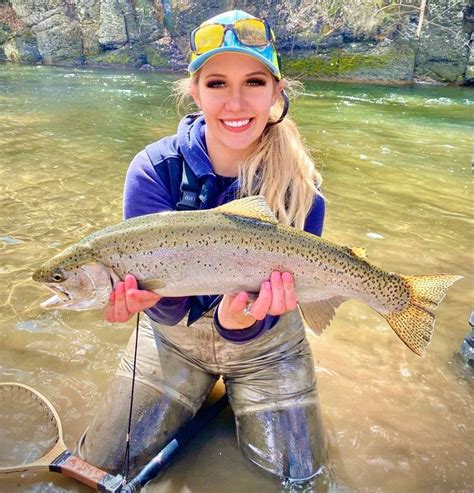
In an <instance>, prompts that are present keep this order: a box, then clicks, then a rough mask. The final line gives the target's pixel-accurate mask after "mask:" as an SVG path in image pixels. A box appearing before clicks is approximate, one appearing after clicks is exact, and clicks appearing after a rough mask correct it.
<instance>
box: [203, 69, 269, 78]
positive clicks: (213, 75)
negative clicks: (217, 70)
mask: <svg viewBox="0 0 474 493" xmlns="http://www.w3.org/2000/svg"><path fill="white" fill-rule="evenodd" d="M255 75H263V76H267V75H268V74H267V73H266V72H263V71H260V70H258V71H256V72H250V73H249V74H245V77H253V76H255ZM209 77H222V78H224V79H225V78H226V77H227V75H225V74H209V75H206V77H205V79H208V78H209Z"/></svg>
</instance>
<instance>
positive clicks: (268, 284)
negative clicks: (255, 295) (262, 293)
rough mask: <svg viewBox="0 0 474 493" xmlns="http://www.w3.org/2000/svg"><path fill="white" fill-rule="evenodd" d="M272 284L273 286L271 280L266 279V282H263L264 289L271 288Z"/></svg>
mask: <svg viewBox="0 0 474 493" xmlns="http://www.w3.org/2000/svg"><path fill="white" fill-rule="evenodd" d="M271 286H272V285H271V283H270V281H265V282H264V283H263V287H264V289H270V288H271Z"/></svg>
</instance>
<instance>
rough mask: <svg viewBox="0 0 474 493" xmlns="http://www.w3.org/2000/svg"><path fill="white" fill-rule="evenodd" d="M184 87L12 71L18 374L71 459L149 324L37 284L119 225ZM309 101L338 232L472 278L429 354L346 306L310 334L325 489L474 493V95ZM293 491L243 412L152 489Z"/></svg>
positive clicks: (89, 74)
mask: <svg viewBox="0 0 474 493" xmlns="http://www.w3.org/2000/svg"><path fill="white" fill-rule="evenodd" d="M172 80H173V78H172V77H171V76H163V75H159V74H141V73H139V74H130V73H126V72H107V71H101V72H98V71H91V70H72V69H59V68H45V67H16V66H2V67H0V89H1V90H0V93H1V96H0V110H1V111H0V144H1V146H2V154H1V155H0V192H1V194H0V208H1V211H2V213H1V216H0V281H1V286H2V287H1V289H0V306H1V312H0V320H1V324H0V337H1V341H2V344H1V346H0V373H1V379H2V380H14V381H19V382H24V383H28V384H30V385H32V386H34V387H36V388H38V389H39V390H40V391H41V392H43V393H44V394H46V395H47V396H48V397H49V398H50V399H51V401H52V402H53V403H54V405H55V406H56V407H57V409H58V411H59V414H60V416H61V418H62V421H63V424H64V428H65V440H66V443H67V444H68V445H69V447H71V448H73V447H74V444H75V441H76V440H77V438H78V437H79V435H80V434H81V432H82V430H83V429H84V427H85V426H86V425H87V423H88V421H89V420H90V418H91V416H92V415H93V412H94V407H95V404H96V402H97V400H98V398H99V396H100V394H101V392H102V391H103V390H104V389H105V388H106V386H107V382H108V381H109V379H110V377H111V375H112V374H113V372H114V369H115V366H116V364H117V361H118V359H119V357H120V354H121V352H122V351H123V349H124V345H125V343H126V341H127V339H128V337H129V334H130V332H131V331H132V325H133V324H132V323H130V325H129V326H126V327H123V326H119V325H117V326H111V325H108V324H106V323H104V322H103V321H102V319H101V315H100V313H95V312H90V313H67V312H63V313H60V312H43V311H41V309H40V308H39V302H40V300H44V299H45V297H46V296H47V293H45V291H44V290H43V289H41V288H39V287H38V286H36V285H35V284H34V283H33V282H32V281H31V280H30V276H31V272H32V270H33V269H34V268H35V267H36V266H38V265H39V264H40V263H41V262H43V261H44V260H46V259H47V258H49V257H50V256H52V255H53V254H54V253H56V252H58V251H59V250H60V249H62V248H63V247H65V246H66V245H68V244H69V243H71V242H73V241H75V240H77V239H79V238H80V237H82V236H84V235H85V234H87V233H90V232H92V231H93V230H96V229H99V228H101V227H103V226H105V225H108V224H111V223H113V222H116V221H118V220H119V219H120V217H121V195H122V185H123V179H124V174H125V171H126V168H127V166H128V163H129V162H130V160H131V159H132V157H133V156H134V154H135V153H136V152H138V151H139V150H141V149H142V148H143V147H144V145H146V144H147V143H150V142H152V141H153V140H156V139H158V138H160V137H162V136H165V135H168V134H171V133H173V132H174V130H175V128H176V124H177V122H178V116H177V115H176V111H175V108H174V104H173V102H172V101H171V100H170V98H169V93H170V84H171V82H172ZM305 91H306V92H305V95H304V96H303V97H301V98H300V99H298V100H297V101H295V102H294V103H293V105H292V112H293V116H294V117H295V119H296V120H297V122H298V124H299V125H300V128H301V131H302V133H303V135H304V138H305V140H306V142H307V144H308V146H309V147H310V148H311V150H312V151H313V152H314V156H315V157H316V159H317V160H318V163H319V166H320V167H321V169H322V173H323V177H324V193H325V195H326V196H327V198H328V201H329V202H328V207H327V210H328V215H327V221H326V226H325V233H324V234H325V236H326V237H327V238H329V239H332V240H335V241H337V242H340V243H343V244H347V245H357V246H362V247H365V248H366V249H367V250H368V253H369V258H370V259H371V261H372V262H374V263H375V264H377V265H380V266H381V267H383V268H386V269H388V270H393V271H398V272H402V273H406V274H429V273H437V272H449V273H455V274H461V275H463V276H465V279H464V280H462V281H460V282H458V283H456V284H455V285H454V286H453V287H452V288H451V290H450V292H449V294H448V297H447V299H446V301H445V302H444V303H443V305H442V306H441V308H440V309H439V311H438V316H437V318H438V322H437V327H436V330H435V336H434V338H433V342H432V344H431V346H430V348H429V351H428V356H427V357H426V358H424V359H420V358H418V357H417V356H415V355H414V354H412V353H411V352H410V351H409V350H407V349H406V348H405V347H404V346H403V344H401V343H400V341H399V340H398V338H397V337H396V336H395V335H394V334H393V333H392V331H391V330H390V328H389V327H388V326H387V324H386V323H385V322H384V321H383V319H382V318H380V317H378V316H377V315H376V314H375V313H374V312H373V311H371V310H370V309H369V308H368V307H366V306H365V305H360V304H358V303H356V302H350V303H347V304H346V305H345V306H344V307H342V308H341V309H340V312H339V313H338V316H337V318H336V320H335V322H334V323H333V325H332V327H331V328H330V329H329V330H327V331H326V333H325V334H324V335H323V336H322V337H320V338H317V337H316V336H310V340H311V344H312V347H313V351H314V355H315V361H316V370H317V374H318V376H319V391H320V399H321V406H322V410H323V418H324V421H325V425H326V429H327V433H328V437H329V443H330V456H331V463H330V471H329V472H330V474H329V477H330V478H331V481H328V480H327V478H326V479H324V480H322V481H321V484H320V485H319V486H317V487H315V489H318V490H321V491H324V490H327V489H330V490H331V491H338V492H346V491H394V492H395V491H439V492H444V491H468V490H469V489H470V488H472V484H474V473H473V471H474V467H473V463H472V457H473V448H474V447H473V443H474V436H473V429H472V411H471V409H472V404H473V403H472V386H471V385H472V380H470V379H469V375H468V374H466V375H464V374H463V373H462V372H460V371H458V369H457V368H456V361H455V358H454V353H455V352H456V350H457V348H458V347H459V345H460V343H461V341H462V339H463V337H464V335H465V333H466V332H467V320H468V317H469V314H470V311H471V309H472V303H473V301H472V300H473V298H472V295H473V289H472V288H473V284H472V283H473V270H474V265H473V256H472V253H473V251H472V247H473V236H472V231H473V228H472V219H473V214H472V213H473V210H472V196H473V188H472V178H471V170H470V167H471V159H472V151H473V127H472V110H473V105H474V96H473V93H472V92H471V91H469V90H467V89H461V88H423V89H413V88H396V89H393V88H386V87H385V88H383V87H371V86H349V85H337V84H322V83H319V84H311V83H308V84H307V85H306V89H305ZM0 446H1V445H0ZM53 482H54V485H53ZM328 483H331V485H330V486H328ZM217 485H218V486H217ZM3 487H5V488H7V489H6V490H5V491H35V492H38V491H77V492H79V491H87V489H86V488H84V487H82V486H79V485H76V484H75V483H74V481H72V480H69V479H67V478H62V477H60V476H58V475H56V476H52V475H51V474H45V475H37V476H33V477H31V475H29V476H23V477H17V478H15V479H9V480H8V482H5V481H3V482H2V485H0V489H2V488H3ZM282 488H284V487H283V486H282V485H280V483H279V481H276V480H274V479H273V478H270V477H268V476H267V475H265V474H264V473H262V472H260V471H259V470H257V468H256V467H255V466H253V465H252V464H249V463H248V462H247V461H246V460H245V459H244V458H243V457H242V456H241V454H240V452H239V450H238V446H237V444H236V441H235V431H234V428H233V423H232V415H231V413H230V412H229V411H226V412H225V413H223V414H222V415H221V416H220V417H219V418H218V419H217V420H216V422H215V423H214V424H213V425H212V426H208V427H207V428H206V429H205V430H203V432H202V433H201V434H200V435H199V437H197V438H196V439H195V441H193V442H192V444H191V445H190V446H189V447H188V448H187V449H186V450H185V451H184V453H183V454H182V456H181V457H180V459H179V460H178V461H176V462H175V463H174V464H173V465H172V466H171V468H170V469H168V470H167V471H166V472H165V473H164V474H163V476H162V477H161V479H160V480H157V481H155V482H153V483H152V485H151V486H149V487H148V489H147V491H149V492H151V491H153V492H159V493H165V492H166V493H171V492H173V493H175V492H181V491H192V492H193V493H200V492H207V491H220V490H225V491H228V492H229V493H230V492H243V491H245V492H249V493H252V492H259V493H263V492H274V491H279V490H281V489H282ZM2 491H3V489H2Z"/></svg>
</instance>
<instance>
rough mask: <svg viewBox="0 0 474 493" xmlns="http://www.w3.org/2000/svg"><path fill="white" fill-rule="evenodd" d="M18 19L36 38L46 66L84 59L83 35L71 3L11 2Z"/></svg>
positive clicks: (51, 0) (50, 1) (56, 1)
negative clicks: (71, 9)
mask: <svg viewBox="0 0 474 493" xmlns="http://www.w3.org/2000/svg"><path fill="white" fill-rule="evenodd" d="M10 2H11V6H12V8H13V10H14V11H15V13H16V14H17V16H18V18H19V19H21V21H22V22H23V23H24V24H25V25H26V26H27V27H28V28H30V29H31V31H32V32H33V33H34V34H35V36H36V42H37V46H38V50H39V53H40V54H41V57H42V59H43V62H44V63H46V64H54V63H61V62H64V61H65V60H70V61H75V60H80V59H81V58H82V33H81V29H80V26H79V23H78V21H77V19H76V18H74V16H73V14H72V13H71V11H70V9H69V8H68V4H67V3H64V2H62V1H61V0H44V1H42V2H37V1H35V0H10Z"/></svg>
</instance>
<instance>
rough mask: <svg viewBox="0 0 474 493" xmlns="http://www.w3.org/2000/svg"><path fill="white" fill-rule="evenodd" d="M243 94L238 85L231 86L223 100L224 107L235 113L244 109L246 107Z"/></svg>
mask: <svg viewBox="0 0 474 493" xmlns="http://www.w3.org/2000/svg"><path fill="white" fill-rule="evenodd" d="M246 105H247V103H246V100H245V96H244V94H243V92H242V90H241V88H240V87H231V89H230V91H229V93H228V97H227V100H226V102H225V105H224V107H225V109H226V111H229V112H234V113H237V112H239V111H244V110H245V108H246Z"/></svg>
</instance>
